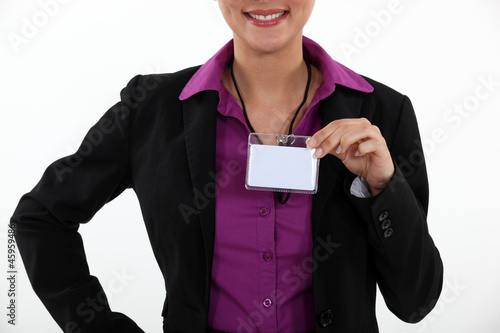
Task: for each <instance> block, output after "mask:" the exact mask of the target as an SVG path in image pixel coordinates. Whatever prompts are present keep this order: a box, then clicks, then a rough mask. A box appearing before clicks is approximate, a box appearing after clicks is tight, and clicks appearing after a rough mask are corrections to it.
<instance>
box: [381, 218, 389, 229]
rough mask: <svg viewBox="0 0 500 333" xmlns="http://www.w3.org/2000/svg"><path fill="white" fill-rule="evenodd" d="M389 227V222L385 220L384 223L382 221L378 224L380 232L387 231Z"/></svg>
mask: <svg viewBox="0 0 500 333" xmlns="http://www.w3.org/2000/svg"><path fill="white" fill-rule="evenodd" d="M390 227H391V220H385V221H382V223H381V224H380V228H381V229H382V230H387V229H389V228H390Z"/></svg>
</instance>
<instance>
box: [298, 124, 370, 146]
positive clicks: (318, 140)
mask: <svg viewBox="0 0 500 333" xmlns="http://www.w3.org/2000/svg"><path fill="white" fill-rule="evenodd" d="M362 124H370V122H369V121H368V120H367V119H366V118H355V119H351V118H346V119H338V120H334V121H332V122H330V123H329V124H328V125H326V126H325V127H323V128H322V129H321V130H319V131H318V132H316V133H315V134H314V135H313V136H312V137H311V138H310V139H308V140H307V148H309V149H314V148H318V147H319V146H320V145H321V144H322V143H323V141H325V139H326V138H327V137H329V136H330V135H332V134H333V133H334V132H336V131H337V130H338V129H339V128H340V127H343V126H350V125H362Z"/></svg>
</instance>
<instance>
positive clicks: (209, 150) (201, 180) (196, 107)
mask: <svg viewBox="0 0 500 333" xmlns="http://www.w3.org/2000/svg"><path fill="white" fill-rule="evenodd" d="M218 102H219V95H218V93H217V92H216V91H211V90H209V91H202V92H200V93H197V94H195V95H194V96H192V97H190V98H188V99H187V100H185V101H183V116H184V130H185V137H186V151H187V157H188V163H189V172H190V174H191V180H192V182H193V188H194V191H195V195H200V196H201V195H203V199H200V200H196V202H197V205H198V207H197V209H198V212H199V217H200V222H201V230H202V233H203V239H204V242H205V259H206V265H207V275H206V277H205V280H206V300H207V302H208V299H209V298H208V297H209V293H210V279H211V273H212V261H213V251H214V239H215V194H214V190H215V189H214V185H215V184H214V180H213V179H212V178H211V177H210V175H213V174H215V149H216V146H215V139H216V126H217V104H218ZM207 306H208V304H207Z"/></svg>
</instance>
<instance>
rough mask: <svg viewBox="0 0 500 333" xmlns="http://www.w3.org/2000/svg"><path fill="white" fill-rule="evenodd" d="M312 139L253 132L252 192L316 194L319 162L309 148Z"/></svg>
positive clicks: (249, 168)
mask: <svg viewBox="0 0 500 333" xmlns="http://www.w3.org/2000/svg"><path fill="white" fill-rule="evenodd" d="M309 138H310V136H294V135H280V134H261V133H252V134H250V136H249V137H248V161H247V174H246V180H245V187H246V188H247V189H249V190H261V191H275V192H291V193H307V194H314V193H316V192H317V190H318V175H319V159H317V158H314V157H313V155H314V152H315V151H316V149H307V144H306V140H307V139H309Z"/></svg>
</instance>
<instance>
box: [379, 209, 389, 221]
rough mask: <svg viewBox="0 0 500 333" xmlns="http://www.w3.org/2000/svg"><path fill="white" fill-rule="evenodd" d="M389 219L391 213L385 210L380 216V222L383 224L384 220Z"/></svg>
mask: <svg viewBox="0 0 500 333" xmlns="http://www.w3.org/2000/svg"><path fill="white" fill-rule="evenodd" d="M388 217H389V212H388V211H386V210H384V211H383V212H382V213H380V215H379V216H378V221H379V222H382V221H384V220H387V218H388Z"/></svg>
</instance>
